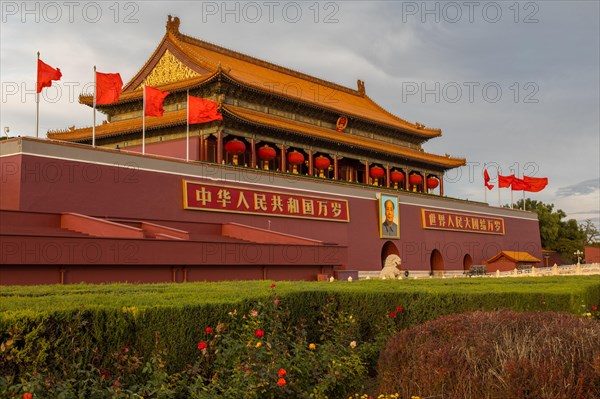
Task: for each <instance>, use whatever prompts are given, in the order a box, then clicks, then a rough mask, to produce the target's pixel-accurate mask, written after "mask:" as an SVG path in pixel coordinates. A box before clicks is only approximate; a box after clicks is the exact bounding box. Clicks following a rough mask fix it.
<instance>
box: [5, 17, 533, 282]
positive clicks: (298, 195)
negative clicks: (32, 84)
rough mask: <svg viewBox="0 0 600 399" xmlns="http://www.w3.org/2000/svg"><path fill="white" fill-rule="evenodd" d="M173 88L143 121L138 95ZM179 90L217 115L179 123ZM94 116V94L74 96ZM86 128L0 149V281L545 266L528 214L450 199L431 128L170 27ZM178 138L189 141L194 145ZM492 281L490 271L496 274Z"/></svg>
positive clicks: (182, 116) (184, 113)
mask: <svg viewBox="0 0 600 399" xmlns="http://www.w3.org/2000/svg"><path fill="white" fill-rule="evenodd" d="M145 85H146V86H151V87H154V88H156V89H159V90H161V91H168V92H169V93H170V94H169V95H168V96H167V97H166V98H165V100H164V115H163V116H162V117H146V118H145V119H144V118H143V117H142V113H143V109H144V108H143V107H144V101H145V100H144V94H143V93H144V86H145ZM188 95H189V96H194V97H197V98H201V99H206V100H210V101H213V102H214V103H216V104H218V112H219V114H220V116H221V119H217V120H212V121H209V122H205V123H196V124H191V125H189V129H188V124H187V120H188V109H187V108H188V105H187V104H188ZM80 102H81V103H82V104H83V105H85V106H89V107H92V106H93V105H94V99H93V95H82V96H80ZM96 108H97V110H98V111H99V112H102V113H104V114H105V115H106V117H107V121H106V122H105V123H102V124H100V125H98V126H96V127H95V129H92V128H91V127H88V128H76V127H71V128H68V129H66V130H59V131H50V132H48V140H39V139H34V138H28V137H20V138H12V139H8V140H4V141H2V142H0V163H1V165H0V166H1V173H2V181H1V184H2V190H1V194H0V201H1V204H0V220H1V228H0V245H1V249H2V251H1V252H2V254H1V259H0V260H1V262H0V284H46V283H78V282H82V281H84V282H90V283H97V282H113V281H123V282H124V281H128V282H184V281H205V280H206V281H216V280H242V279H274V280H315V279H317V278H318V276H319V277H321V278H325V277H329V276H333V275H336V276H338V277H343V276H346V275H352V273H351V272H353V271H362V272H378V271H380V270H381V268H382V267H383V265H384V263H385V260H386V258H387V257H388V256H389V255H392V254H395V255H398V256H400V258H401V259H402V263H401V265H400V266H399V268H400V269H401V270H402V271H403V272H406V271H408V272H409V274H411V275H419V274H421V275H427V274H443V273H449V272H462V271H464V270H468V269H469V268H470V267H471V266H472V265H474V264H484V263H485V262H486V261H487V260H488V259H491V258H493V257H494V256H495V255H496V254H498V253H500V252H502V251H517V252H525V253H528V254H530V255H531V256H532V258H539V259H541V256H542V251H541V245H540V236H539V226H538V220H537V216H536V214H535V213H531V212H524V211H520V210H513V209H505V208H497V207H490V206H489V205H487V204H485V203H480V202H473V201H464V200H459V199H453V198H448V197H445V196H444V185H443V182H444V173H445V172H446V171H448V170H451V169H453V168H458V167H461V166H463V165H465V163H466V161H465V159H462V158H455V157H451V156H449V155H447V154H446V155H436V154H431V153H427V152H425V151H424V150H423V148H422V145H423V144H424V143H425V142H427V141H428V140H430V139H433V138H438V137H440V136H441V130H439V129H432V128H429V127H427V126H424V125H423V124H420V123H411V122H408V121H406V120H404V119H401V118H399V117H397V116H395V115H393V114H391V113H390V112H388V111H386V110H385V109H383V108H382V107H380V106H379V105H377V104H376V103H375V102H374V101H373V100H372V99H371V98H369V96H368V95H367V93H366V90H365V84H364V82H362V81H360V80H359V81H358V84H357V88H356V89H352V88H348V87H343V86H340V85H337V84H335V83H331V82H327V81H324V80H321V79H318V78H315V77H312V76H308V75H305V74H303V73H300V72H297V71H293V70H291V69H287V68H285V67H282V66H279V65H275V64H272V63H269V62H267V61H263V60H259V59H256V58H253V57H250V56H248V55H244V54H241V53H238V52H235V51H232V50H228V49H225V48H222V47H219V46H217V45H214V44H211V43H207V42H204V41H202V40H199V39H196V38H193V37H190V36H187V35H184V34H182V33H180V31H179V19H178V18H171V16H169V19H168V22H167V29H166V34H165V36H164V37H163V39H162V41H161V42H160V43H159V44H158V46H157V48H156V50H155V51H154V53H153V54H152V55H151V56H150V58H149V59H148V61H147V62H146V63H145V64H144V65H143V66H142V67H141V69H140V70H139V72H138V73H137V74H136V75H135V76H134V77H133V78H132V79H131V80H130V81H129V82H128V83H127V84H125V86H124V87H123V91H122V92H121V94H120V96H119V98H118V102H115V103H111V104H104V105H97V106H96ZM188 132H189V133H188ZM493 271H495V270H493Z"/></svg>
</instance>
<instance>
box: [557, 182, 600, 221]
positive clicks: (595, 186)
mask: <svg viewBox="0 0 600 399" xmlns="http://www.w3.org/2000/svg"><path fill="white" fill-rule="evenodd" d="M599 189H600V177H598V178H595V179H590V180H585V181H582V182H579V183H576V184H573V185H570V186H566V187H561V188H559V189H558V190H557V192H556V195H557V196H559V197H567V196H572V195H587V194H591V193H593V192H594V191H598V190H599ZM577 213H584V212H581V211H579V212H577Z"/></svg>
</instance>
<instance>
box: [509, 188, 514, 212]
mask: <svg viewBox="0 0 600 399" xmlns="http://www.w3.org/2000/svg"><path fill="white" fill-rule="evenodd" d="M513 201H514V200H513V189H512V185H511V187H510V209H513Z"/></svg>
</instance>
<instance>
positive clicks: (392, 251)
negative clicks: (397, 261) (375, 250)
mask: <svg viewBox="0 0 600 399" xmlns="http://www.w3.org/2000/svg"><path fill="white" fill-rule="evenodd" d="M390 255H398V256H400V251H398V247H396V245H395V244H394V243H393V242H391V241H387V242H386V243H385V244H383V248H381V268H382V269H383V266H384V265H385V259H386V258H387V257H388V256H390Z"/></svg>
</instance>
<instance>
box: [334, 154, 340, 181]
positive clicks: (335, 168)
mask: <svg viewBox="0 0 600 399" xmlns="http://www.w3.org/2000/svg"><path fill="white" fill-rule="evenodd" d="M338 179H339V176H338V156H337V154H335V155H334V156H333V180H338Z"/></svg>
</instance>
